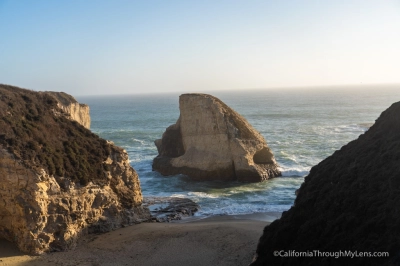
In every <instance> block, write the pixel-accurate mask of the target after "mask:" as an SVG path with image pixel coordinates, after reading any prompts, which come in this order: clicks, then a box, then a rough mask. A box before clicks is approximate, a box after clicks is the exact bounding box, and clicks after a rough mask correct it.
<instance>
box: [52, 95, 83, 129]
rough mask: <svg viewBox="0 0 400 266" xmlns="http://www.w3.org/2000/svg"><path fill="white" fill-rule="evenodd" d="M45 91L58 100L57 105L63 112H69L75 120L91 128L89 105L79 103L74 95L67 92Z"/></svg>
mask: <svg viewBox="0 0 400 266" xmlns="http://www.w3.org/2000/svg"><path fill="white" fill-rule="evenodd" d="M45 93H47V94H49V95H51V96H53V97H54V98H55V99H56V100H57V105H58V107H59V108H60V109H61V110H62V111H63V113H65V114H68V115H69V116H70V118H71V119H72V120H75V121H76V122H78V123H79V124H81V125H82V126H84V127H86V128H87V129H90V114H89V106H88V105H86V104H82V103H78V102H77V101H76V100H75V98H74V97H72V96H71V95H69V94H66V93H65V92H54V91H46V92H45Z"/></svg>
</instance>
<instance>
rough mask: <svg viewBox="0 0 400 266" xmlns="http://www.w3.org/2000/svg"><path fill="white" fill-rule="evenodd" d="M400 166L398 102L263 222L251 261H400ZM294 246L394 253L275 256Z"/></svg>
mask: <svg viewBox="0 0 400 266" xmlns="http://www.w3.org/2000/svg"><path fill="white" fill-rule="evenodd" d="M399 166H400V102H397V103H394V104H393V105H392V106H391V107H390V108H389V109H387V110H386V111H384V112H383V113H382V114H381V116H380V117H379V118H378V119H377V120H376V122H375V124H374V125H373V126H372V127H371V128H370V129H369V130H368V131H367V132H365V133H364V134H362V135H360V136H359V138H358V139H357V140H354V141H352V142H350V143H348V144H347V145H345V146H343V147H342V148H341V149H340V150H338V151H336V152H335V153H333V155H331V156H329V157H328V158H326V159H325V160H323V161H322V162H320V163H319V164H318V165H317V166H314V167H313V168H312V169H311V171H310V174H309V175H308V176H307V177H306V178H305V182H304V183H303V184H302V186H301V187H300V189H299V190H298V195H297V198H296V200H295V204H294V206H293V207H292V208H291V209H290V210H289V211H287V212H284V213H283V215H282V217H281V218H280V219H279V220H276V221H275V222H273V223H272V224H271V225H269V226H267V227H265V229H264V233H263V235H262V237H261V238H260V242H259V245H258V248H257V256H256V260H255V261H254V262H253V264H251V265H253V266H256V265H400V259H399V258H400V253H399V250H400V211H399V207H398V206H400V167H399ZM293 250H294V251H297V252H311V253H313V252H314V251H319V252H339V251H343V252H344V251H352V252H356V251H357V252H371V253H373V252H388V253H389V254H390V257H380V258H378V257H371V256H369V255H368V254H367V255H364V256H361V257H360V256H357V257H354V258H353V259H351V258H349V257H347V258H344V257H343V256H342V257H341V258H338V259H336V258H334V257H331V258H329V257H328V256H325V257H323V256H317V255H314V254H317V253H313V255H314V256H313V257H294V256H292V257H288V256H286V257H281V256H277V253H275V254H274V252H275V251H287V252H288V251H293ZM281 254H282V255H285V254H284V253H281ZM287 254H288V253H287ZM318 254H320V253H318Z"/></svg>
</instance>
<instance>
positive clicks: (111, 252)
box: [0, 212, 281, 266]
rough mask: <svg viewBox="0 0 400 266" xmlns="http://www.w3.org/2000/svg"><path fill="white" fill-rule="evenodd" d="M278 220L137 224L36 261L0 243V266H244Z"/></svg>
mask: <svg viewBox="0 0 400 266" xmlns="http://www.w3.org/2000/svg"><path fill="white" fill-rule="evenodd" d="M280 215H281V213H277V212H271V213H256V214H246V215H223V216H211V217H206V218H202V217H189V218H185V219H183V220H180V221H174V222H170V223H155V222H153V223H141V224H137V225H133V226H129V227H125V228H121V229H118V230H115V231H112V232H108V233H104V234H91V235H87V236H85V237H83V238H82V239H81V240H80V241H79V243H78V245H77V247H76V248H75V249H74V250H70V251H65V252H53V253H49V254H45V255H42V256H37V257H35V256H29V255H26V254H24V253H22V252H20V251H18V249H17V248H16V246H15V245H13V244H11V243H10V242H7V241H5V240H0V266H3V265H34V266H36V265H37V266H39V265H45V266H46V265H49V266H50V265H63V266H64V265H65V266H67V265H175V266H177V265H249V264H250V262H251V261H252V259H253V256H254V254H255V251H256V248H257V244H258V240H259V238H260V235H261V234H262V231H263V229H264V227H265V226H266V225H268V224H270V223H271V222H272V221H273V220H274V219H277V218H279V217H280ZM197 218H199V219H197Z"/></svg>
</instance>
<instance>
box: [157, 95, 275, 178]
mask: <svg viewBox="0 0 400 266" xmlns="http://www.w3.org/2000/svg"><path fill="white" fill-rule="evenodd" d="M179 109H180V116H179V119H178V121H177V122H176V123H175V124H174V125H171V126H169V127H168V128H167V129H166V131H165V132H164V134H163V136H162V139H158V140H156V141H155V144H156V146H157V149H158V153H159V154H158V156H157V157H156V158H154V160H153V169H154V170H156V171H158V172H160V173H161V174H163V175H174V174H185V175H188V176H190V177H192V178H194V179H199V180H226V181H240V182H259V181H263V180H266V179H269V178H272V177H276V176H279V175H280V172H279V170H278V167H277V164H276V161H275V158H274V156H273V154H272V152H271V150H270V148H269V147H268V146H267V143H266V142H265V139H264V138H263V137H262V136H261V134H260V133H259V132H257V131H256V130H255V129H254V128H253V127H252V126H251V125H250V124H249V123H248V122H247V121H246V119H244V118H243V117H242V116H241V115H239V114H238V113H237V112H235V111H234V110H233V109H231V108H230V107H228V106H227V105H226V104H225V103H223V102H222V101H221V100H219V99H218V98H216V97H213V96H211V95H207V94H183V95H181V96H180V97H179Z"/></svg>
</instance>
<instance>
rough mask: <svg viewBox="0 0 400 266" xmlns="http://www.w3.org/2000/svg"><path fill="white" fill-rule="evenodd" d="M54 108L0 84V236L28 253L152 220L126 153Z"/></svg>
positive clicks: (41, 96) (49, 101)
mask: <svg viewBox="0 0 400 266" xmlns="http://www.w3.org/2000/svg"><path fill="white" fill-rule="evenodd" d="M57 104H58V103H57V101H55V100H54V98H53V97H52V96H50V95H48V94H46V93H38V92H33V91H28V90H24V89H20V88H16V87H11V86H6V85H0V238H6V239H7V240H9V241H12V242H15V243H16V244H17V246H18V247H19V248H20V249H21V250H22V251H24V252H28V253H30V254H40V253H43V252H47V251H60V250H66V249H69V248H73V247H74V246H75V244H76V242H77V239H78V238H79V236H80V235H82V234H87V233H91V232H105V231H109V230H113V229H115V228H118V227H121V226H125V225H130V224H133V223H137V222H140V221H143V220H147V219H149V218H150V213H149V210H148V209H147V208H143V207H142V206H141V204H142V200H143V198H142V194H141V189H140V183H139V178H138V175H137V173H136V172H135V170H134V169H133V168H132V167H131V166H130V164H129V158H128V155H127V153H126V151H125V150H123V149H121V148H119V147H116V146H115V145H114V144H113V143H111V142H107V141H105V140H103V139H101V138H99V137H98V136H97V135H95V134H93V133H91V132H90V131H89V130H88V129H86V128H84V127H83V126H81V125H80V124H78V123H75V122H73V121H71V119H70V118H67V117H65V116H62V115H59V114H60V113H63V112H64V111H63V110H62V109H60V108H59V107H58V106H57Z"/></svg>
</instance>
